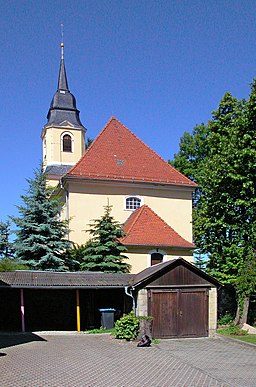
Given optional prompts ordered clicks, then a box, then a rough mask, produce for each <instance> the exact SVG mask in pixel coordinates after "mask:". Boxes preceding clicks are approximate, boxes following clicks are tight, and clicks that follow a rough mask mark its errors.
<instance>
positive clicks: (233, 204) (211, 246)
mask: <svg viewBox="0 0 256 387" xmlns="http://www.w3.org/2000/svg"><path fill="white" fill-rule="evenodd" d="M255 90H256V86H255V82H254V83H253V85H252V91H251V95H250V98H249V100H248V101H245V100H243V101H238V100H237V99H236V98H233V97H232V95H231V94H230V93H226V94H225V95H224V97H223V99H222V100H221V102H220V105H219V107H218V109H217V110H216V111H215V112H213V115H212V119H211V120H210V121H209V123H208V125H207V126H204V127H203V130H199V127H196V128H195V130H194V131H193V133H192V135H191V136H190V135H188V134H186V135H185V137H183V138H182V140H181V149H180V151H179V153H178V154H177V155H175V159H174V162H173V165H174V166H175V167H176V168H178V169H179V170H180V171H181V172H183V173H185V174H187V175H188V176H189V177H191V178H192V179H193V180H195V181H196V182H197V183H198V184H199V185H200V189H199V190H198V191H197V195H196V200H194V210H193V226H194V239H195V243H196V245H197V247H198V249H199V253H200V254H205V255H207V256H208V259H209V260H208V263H207V270H208V272H210V273H211V274H213V275H215V276H216V277H217V278H218V279H219V280H220V281H221V282H222V283H224V284H231V285H232V286H233V287H234V288H235V290H236V294H237V301H238V313H237V316H238V318H237V322H238V323H240V324H242V323H243V322H245V321H246V319H247V312H248V304H249V302H248V301H249V299H250V296H251V295H252V294H253V292H255V212H256V211H255V197H256V195H255V187H256V181H255V177H256V174H255V171H256V168H255V160H256V144H255V138H256V137H255V136H256V131H255V128H256V92H255ZM198 144H200V147H199V145H198ZM185 145H186V146H185ZM188 145H189V146H188ZM246 305H247V307H246Z"/></svg>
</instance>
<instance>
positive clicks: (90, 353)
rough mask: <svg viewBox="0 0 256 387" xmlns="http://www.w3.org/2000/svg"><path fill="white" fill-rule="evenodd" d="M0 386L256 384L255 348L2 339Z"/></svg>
mask: <svg viewBox="0 0 256 387" xmlns="http://www.w3.org/2000/svg"><path fill="white" fill-rule="evenodd" d="M0 344H1V349H0V370H1V374H0V386H1V387H39V386H40V387H43V386H47V387H66V386H67V387H80V386H81V387H82V386H83V387H84V386H87V387H93V386H99V387H144V386H145V387H146V386H147V387H149V386H153V387H158V386H159V387H164V386H166V387H171V386H186V387H189V386H190V387H193V386H198V387H203V386H232V387H236V386H242V387H246V386H250V387H255V386H256V346H249V345H244V344H240V343H237V342H234V341H225V340H222V339H220V338H214V339H206V338H203V339H185V340H184V339H183V340H161V341H160V343H159V344H155V345H153V346H152V347H151V348H137V347H136V343H130V342H122V341H119V340H116V339H114V338H113V337H111V336H110V335H106V334H105V335H87V334H73V335H58V334H55V335H48V334H40V336H39V335H33V334H31V335H18V334H17V335H12V336H10V335H0Z"/></svg>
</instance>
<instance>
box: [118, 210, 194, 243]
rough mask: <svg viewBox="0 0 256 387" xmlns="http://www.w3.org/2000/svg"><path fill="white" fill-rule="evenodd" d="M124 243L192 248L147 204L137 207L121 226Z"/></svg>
mask: <svg viewBox="0 0 256 387" xmlns="http://www.w3.org/2000/svg"><path fill="white" fill-rule="evenodd" d="M123 231H124V233H125V234H126V236H125V237H123V238H122V239H120V241H121V242H122V243H123V244H124V245H136V246H138V245H143V246H145V245H146V246H169V247H183V248H194V247H195V246H194V244H193V243H190V242H188V241H186V240H185V239H184V238H182V237H181V236H180V235H179V234H178V233H177V232H176V231H175V230H174V229H173V228H172V227H170V226H169V225H168V224H167V223H166V222H165V221H164V220H163V219H161V218H160V216H158V215H157V214H156V213H155V212H154V211H153V210H151V208H149V207H148V206H147V205H144V206H142V207H139V208H138V209H137V210H136V211H134V212H133V213H132V214H131V216H130V217H129V218H128V219H127V221H126V222H125V224H124V226H123Z"/></svg>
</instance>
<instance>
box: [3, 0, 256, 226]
mask: <svg viewBox="0 0 256 387" xmlns="http://www.w3.org/2000/svg"><path fill="white" fill-rule="evenodd" d="M255 10H256V3H255V0H244V1H240V0H239V1H238V0H204V1H203V0H183V1H178V0H76V1H65V0H51V1H49V0H44V1H43V0H40V1H39V0H33V1H32V0H30V1H25V0H16V1H15V0H0V50H1V55H0V145H1V152H0V165H1V189H0V220H2V221H6V220H7V219H8V216H9V215H12V216H17V215H18V210H17V207H16V206H17V205H19V204H21V203H22V201H21V198H20V195H23V194H25V193H26V189H27V188H28V184H27V181H26V179H27V178H32V177H33V173H34V170H35V169H36V168H37V167H38V166H39V165H40V161H41V158H42V145H41V130H42V127H43V126H44V125H45V124H46V115H47V113H48V109H49V106H50V102H51V99H52V97H53V94H54V93H55V91H56V89H57V80H58V72H59V63H60V42H61V27H60V25H61V24H62V23H63V25H64V44H65V64H66V70H67V76H68V82H69V88H70V91H71V92H72V93H73V94H74V95H75V97H76V101H77V107H78V109H79V110H80V118H81V121H82V123H83V125H84V126H85V127H86V128H87V135H88V136H89V137H90V138H95V137H96V136H97V134H98V133H99V132H100V130H101V129H102V128H103V127H104V126H105V124H106V123H107V121H108V120H109V118H110V117H111V116H115V117H116V118H117V119H119V120H120V121H121V122H122V123H123V124H124V125H125V126H127V127H128V128H129V129H130V130H131V131H132V132H134V133H135V134H136V135H137V136H138V137H139V138H140V139H142V140H143V141H144V142H145V143H146V144H147V145H149V146H150V147H151V148H152V149H154V150H155V151H156V152H157V153H158V154H159V155H160V156H162V157H163V158H164V159H165V160H168V159H172V158H173V156H174V154H175V153H177V152H178V150H179V141H180V138H181V136H182V135H183V133H184V132H185V131H192V129H193V128H194V126H195V125H196V124H200V123H202V122H205V123H207V121H208V120H209V119H210V118H211V112H212V111H213V110H214V109H216V108H217V106H218V104H219V102H220V100H221V98H222V97H223V95H224V93H225V92H227V91H229V92H231V93H232V95H233V96H234V97H237V98H238V99H241V98H248V96H249V93H250V83H251V82H252V80H253V78H254V77H255V72H256V55H255V52H256V50H255V42H256V23H255V16H256V12H255Z"/></svg>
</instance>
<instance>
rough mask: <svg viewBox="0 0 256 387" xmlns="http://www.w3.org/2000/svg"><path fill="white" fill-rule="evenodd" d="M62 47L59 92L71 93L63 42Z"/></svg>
mask: <svg viewBox="0 0 256 387" xmlns="http://www.w3.org/2000/svg"><path fill="white" fill-rule="evenodd" d="M60 47H61V60H60V72H59V80H58V90H66V91H69V89H68V79H67V74H66V68H65V63H64V43H63V42H62V43H61V45H60Z"/></svg>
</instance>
